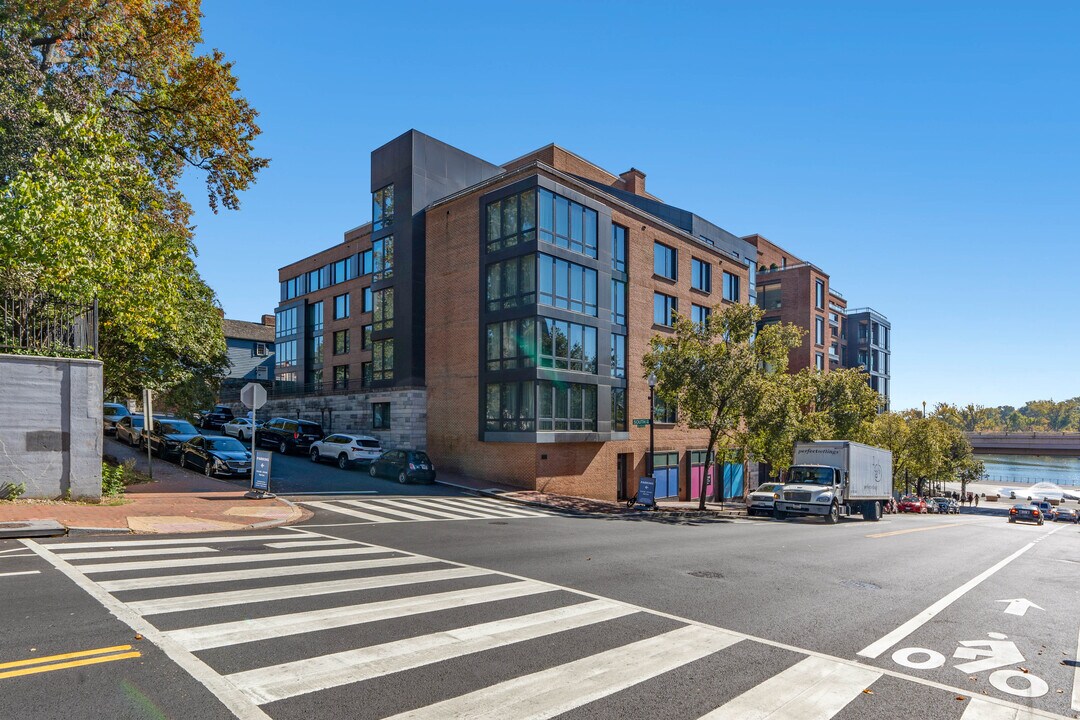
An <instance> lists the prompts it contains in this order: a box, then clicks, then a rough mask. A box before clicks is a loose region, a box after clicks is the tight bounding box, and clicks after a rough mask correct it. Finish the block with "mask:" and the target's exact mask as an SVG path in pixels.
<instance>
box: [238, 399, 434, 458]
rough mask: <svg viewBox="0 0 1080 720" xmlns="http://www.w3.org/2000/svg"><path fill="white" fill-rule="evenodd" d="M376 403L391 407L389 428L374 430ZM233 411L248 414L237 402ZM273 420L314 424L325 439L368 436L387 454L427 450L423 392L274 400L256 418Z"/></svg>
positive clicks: (425, 403)
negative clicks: (377, 440)
mask: <svg viewBox="0 0 1080 720" xmlns="http://www.w3.org/2000/svg"><path fill="white" fill-rule="evenodd" d="M376 403H389V404H390V427H389V428H382V427H380V428H376V427H374V413H373V408H372V406H373V405H375V404H376ZM232 408H233V412H234V413H235V414H236V415H237V416H238V417H239V416H243V415H246V414H247V412H248V409H247V408H245V407H244V406H243V405H241V404H239V403H238V402H237V403H232ZM275 417H287V418H299V419H300V420H311V421H314V422H317V423H319V424H320V425H322V428H323V432H325V433H326V434H327V435H329V434H330V433H348V434H350V435H371V436H372V437H376V438H378V439H379V442H381V443H382V446H383V448H385V449H387V450H396V449H411V450H426V449H427V390H425V389H424V388H411V389H392V390H391V389H388V390H373V391H372V392H363V393H343V394H340V395H297V396H293V397H284V398H273V399H271V400H269V401H267V403H266V405H264V406H263V407H261V408H259V411H258V413H257V414H256V418H257V419H258V420H269V419H271V418H275ZM436 462H437V461H436Z"/></svg>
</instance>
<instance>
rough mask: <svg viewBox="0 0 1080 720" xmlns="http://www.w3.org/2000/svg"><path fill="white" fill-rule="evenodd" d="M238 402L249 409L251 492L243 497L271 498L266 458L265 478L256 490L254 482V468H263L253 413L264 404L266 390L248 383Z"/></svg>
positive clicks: (268, 466)
mask: <svg viewBox="0 0 1080 720" xmlns="http://www.w3.org/2000/svg"><path fill="white" fill-rule="evenodd" d="M240 402H242V403H243V404H244V407H246V408H250V409H251V413H250V415H251V490H249V491H248V492H247V493H246V494H245V497H249V498H254V499H259V500H261V499H262V498H272V497H274V494H273V493H272V492H270V462H269V459H268V458H267V459H266V462H265V463H264V465H265V468H264V472H265V477H263V478H262V482H261V483H259V487H258V488H256V482H255V474H256V473H255V468H256V466H260V467H262V466H263V464H261V463H260V462H259V460H260V458H259V456H258V452H257V451H256V449H255V429H256V426H255V411H256V410H258V409H259V408H261V407H262V406H263V405H265V404H266V388H264V387H263V386H262V385H260V384H259V383H256V382H249V383H248V384H247V385H245V386H244V387H243V389H241V390H240Z"/></svg>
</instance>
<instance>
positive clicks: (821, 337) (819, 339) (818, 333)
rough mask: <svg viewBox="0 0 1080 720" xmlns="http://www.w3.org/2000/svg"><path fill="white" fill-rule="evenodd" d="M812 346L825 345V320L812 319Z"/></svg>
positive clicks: (820, 318) (821, 318)
mask: <svg viewBox="0 0 1080 720" xmlns="http://www.w3.org/2000/svg"><path fill="white" fill-rule="evenodd" d="M814 344H815V345H824V344H825V318H823V317H815V318H814Z"/></svg>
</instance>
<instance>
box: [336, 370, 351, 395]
mask: <svg viewBox="0 0 1080 720" xmlns="http://www.w3.org/2000/svg"><path fill="white" fill-rule="evenodd" d="M348 388H349V366H348V365H335V366H334V389H335V390H347V389H348Z"/></svg>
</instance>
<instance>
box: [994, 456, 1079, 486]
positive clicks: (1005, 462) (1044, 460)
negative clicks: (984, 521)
mask: <svg viewBox="0 0 1080 720" xmlns="http://www.w3.org/2000/svg"><path fill="white" fill-rule="evenodd" d="M975 459H976V460H982V461H983V464H985V465H986V475H987V476H988V477H987V479H986V480H984V482H990V483H1001V484H1005V485H1008V484H1010V483H1016V484H1024V485H1028V484H1033V483H1039V482H1052V483H1056V484H1057V485H1060V486H1062V487H1070V486H1072V487H1078V486H1080V458H1064V457H1048V456H1043V455H976V456H975Z"/></svg>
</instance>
